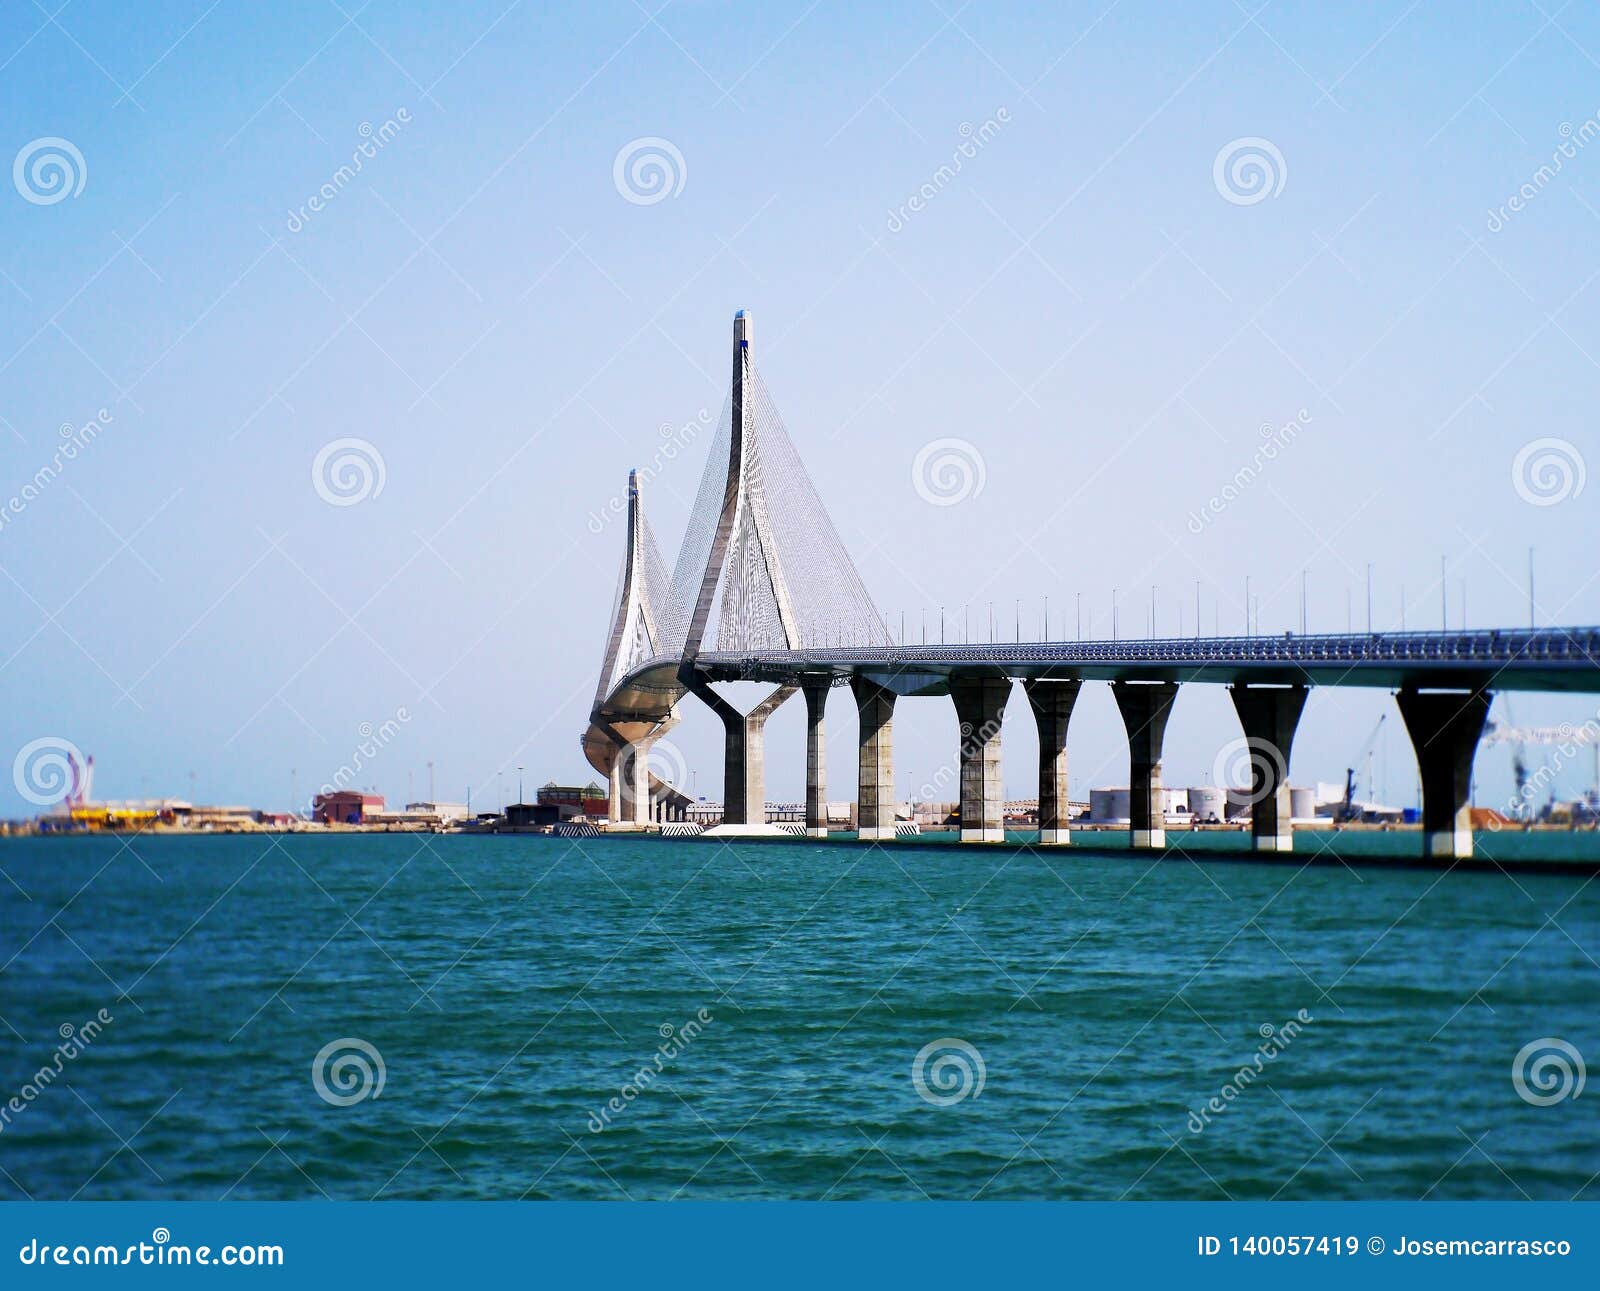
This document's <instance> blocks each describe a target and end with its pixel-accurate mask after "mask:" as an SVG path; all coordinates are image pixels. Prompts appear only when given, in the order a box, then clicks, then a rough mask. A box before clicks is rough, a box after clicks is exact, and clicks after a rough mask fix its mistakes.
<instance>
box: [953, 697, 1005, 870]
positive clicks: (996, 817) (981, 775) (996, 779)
mask: <svg viewBox="0 0 1600 1291" xmlns="http://www.w3.org/2000/svg"><path fill="white" fill-rule="evenodd" d="M1010 695H1011V679H1010V678H1009V677H978V678H973V679H971V680H965V679H961V680H956V679H952V681H951V682H950V698H951V699H952V700H954V701H955V706H956V720H957V721H959V722H960V723H961V841H962V842H963V843H1003V842H1005V841H1006V820H1005V813H1006V802H1005V796H1006V795H1005V786H1004V784H1003V783H1002V781H1001V767H1000V723H1001V720H1002V719H1003V718H1004V717H1005V711H1006V700H1007V699H1008V698H1009V697H1010Z"/></svg>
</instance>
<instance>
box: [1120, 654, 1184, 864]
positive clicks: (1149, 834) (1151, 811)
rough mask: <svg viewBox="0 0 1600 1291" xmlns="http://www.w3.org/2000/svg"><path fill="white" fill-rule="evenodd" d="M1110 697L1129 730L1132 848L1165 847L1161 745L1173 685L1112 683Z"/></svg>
mask: <svg viewBox="0 0 1600 1291" xmlns="http://www.w3.org/2000/svg"><path fill="white" fill-rule="evenodd" d="M1111 693H1112V695H1113V696H1115V697H1116V701H1117V708H1118V710H1119V711H1120V712H1121V713H1122V724H1123V726H1125V727H1126V728H1127V730H1128V817H1129V822H1128V823H1129V826H1130V828H1131V833H1132V841H1133V845H1134V846H1135V847H1165V846H1166V845H1167V810H1166V803H1165V801H1164V800H1163V799H1164V797H1165V795H1163V794H1162V792H1161V741H1162V737H1163V736H1165V735H1166V733H1167V718H1168V717H1169V716H1171V714H1172V701H1173V700H1174V699H1176V698H1177V697H1178V683H1177V682H1175V681H1153V682H1137V681H1114V682H1112V683H1111Z"/></svg>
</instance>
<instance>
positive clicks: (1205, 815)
mask: <svg viewBox="0 0 1600 1291" xmlns="http://www.w3.org/2000/svg"><path fill="white" fill-rule="evenodd" d="M1189 814H1190V815H1191V816H1192V817H1194V822H1195V824H1197V825H1204V824H1209V823H1211V822H1212V821H1215V822H1216V823H1217V824H1219V825H1220V824H1221V823H1222V822H1223V821H1225V820H1226V819H1227V818H1228V791H1227V790H1226V789H1223V788H1222V787H1221V786H1219V785H1206V786H1205V787H1203V788H1200V789H1190V790H1189Z"/></svg>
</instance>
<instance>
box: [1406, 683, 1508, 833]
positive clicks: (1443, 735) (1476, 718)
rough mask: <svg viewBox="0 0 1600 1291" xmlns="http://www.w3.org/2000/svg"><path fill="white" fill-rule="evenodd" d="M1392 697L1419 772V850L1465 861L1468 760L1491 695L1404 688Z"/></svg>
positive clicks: (1468, 827)
mask: <svg viewBox="0 0 1600 1291" xmlns="http://www.w3.org/2000/svg"><path fill="white" fill-rule="evenodd" d="M1394 698H1395V703H1396V704H1398V705H1399V707H1400V716H1401V718H1402V719H1404V721H1405V724H1406V730H1407V731H1408V732H1410V734H1411V744H1412V747H1413V748H1414V749H1416V753H1417V767H1418V770H1419V771H1420V772H1421V776H1422V854H1423V855H1424V856H1426V857H1428V858H1429V859H1430V860H1464V859H1466V858H1467V857H1470V856H1471V855H1472V815H1471V811H1472V808H1471V806H1470V802H1471V794H1472V759H1473V755H1474V754H1475V753H1476V752H1477V749H1478V740H1479V739H1480V738H1481V737H1482V735H1483V724H1484V722H1485V720H1487V718H1488V716H1489V704H1490V701H1491V699H1492V698H1493V697H1492V696H1491V695H1490V694H1489V693H1488V692H1487V691H1482V690H1470V691H1437V690H1434V691H1421V690H1417V689H1415V688H1414V687H1407V688H1405V689H1403V690H1401V691H1400V692H1399V693H1398V694H1396V695H1395V697H1394Z"/></svg>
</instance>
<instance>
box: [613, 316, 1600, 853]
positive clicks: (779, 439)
mask: <svg viewBox="0 0 1600 1291" xmlns="http://www.w3.org/2000/svg"><path fill="white" fill-rule="evenodd" d="M751 342H752V325H751V320H750V317H749V315H748V314H747V313H746V312H745V311H743V310H741V311H740V312H739V313H738V315H737V316H736V317H735V319H734V342H733V355H732V375H731V380H730V383H729V391H728V398H727V401H726V402H725V403H724V405H723V409H722V415H721V418H720V421H719V423H718V427H717V432H716V435H715V437H714V439H713V441H712V445H711V451H710V456H709V458H708V460H707V463H706V468H705V473H704V475H703V476H702V477H701V481H700V489H699V493H698V495H697V497H696V500H695V504H694V508H693V510H692V512H691V514H690V518H689V522H688V526H687V528H686V531H685V534H684V538H683V542H682V545H681V547H680V549H679V553H678V558H677V562H676V564H675V566H674V568H673V571H672V574H671V577H670V579H669V577H668V576H667V573H666V565H665V562H664V561H663V560H662V557H661V553H660V549H659V547H658V546H657V544H656V541H655V538H654V535H653V533H652V531H651V529H650V525H649V523H648V521H647V519H646V517H645V513H644V505H643V499H642V494H641V481H640V480H639V477H638V472H637V471H635V472H633V473H631V474H630V476H629V482H628V526H627V545H626V549H625V552H624V558H623V568H622V574H621V577H620V580H619V584H618V590H617V596H616V600H615V604H614V607H613V611H612V620H611V628H610V634H609V636H608V638H607V644H606V651H605V659H604V663H603V666H602V669H601V677H600V684H599V688H598V690H597V691H596V694H595V701H594V706H593V709H592V711H591V715H590V725H589V728H588V730H587V732H586V733H585V735H584V739H583V745H584V752H585V755H586V756H587V757H588V759H589V761H590V763H591V764H592V765H593V766H594V767H595V769H596V770H598V771H600V772H601V773H602V774H604V775H606V776H607V777H608V779H609V783H610V786H611V819H612V821H613V822H620V821H627V822H630V823H632V824H634V825H636V826H641V827H642V826H646V825H648V824H650V823H651V822H659V821H666V820H672V819H680V818H682V813H683V812H684V810H685V809H686V808H687V806H688V805H689V799H688V798H687V797H686V796H685V795H684V794H683V793H682V791H681V788H679V787H677V786H673V785H669V784H667V783H665V782H664V781H662V780H661V779H660V778H658V777H656V776H654V775H652V774H651V772H650V771H649V752H650V747H651V745H652V744H653V743H654V742H655V741H656V740H657V739H659V738H660V737H661V736H662V735H663V734H664V733H665V732H666V731H667V730H669V729H670V728H671V727H672V726H673V725H674V724H675V723H676V722H677V720H678V709H679V705H680V704H682V703H683V702H685V701H687V700H688V699H690V698H693V699H694V700H695V701H696V702H700V703H703V704H705V705H706V706H707V707H708V708H710V709H711V710H712V712H714V713H715V714H716V715H717V716H718V717H719V718H721V720H722V722H723V726H724V730H725V743H724V749H725V754H724V761H723V777H724V778H723V785H724V793H723V804H724V807H723V810H724V816H723V819H724V825H725V827H727V828H728V829H730V830H743V831H748V832H751V833H759V832H761V831H762V830H763V828H764V810H765V793H764V787H765V786H764V777H763V753H764V731H765V726H766V721H767V719H768V717H770V716H771V714H772V713H773V712H774V711H775V710H776V709H777V708H778V707H779V705H781V704H783V703H785V702H786V701H787V700H788V699H790V698H791V697H792V696H793V695H794V694H795V692H796V691H799V692H800V693H801V694H802V695H803V696H804V699H805V704H806V712H807V723H806V730H807V734H806V745H807V756H806V827H807V832H808V833H810V834H813V835H819V836H820V835H825V834H826V833H827V832H828V828H827V819H826V814H825V813H826V805H825V804H826V798H827V757H826V728H825V712H826V707H827V701H828V696H829V693H830V692H831V690H832V689H833V688H834V687H836V686H848V687H849V689H850V691H851V693H852V696H853V698H854V700H855V702H856V706H857V710H858V714H859V717H860V734H859V739H858V747H857V814H858V836H859V837H861V838H863V839H887V838H892V837H893V836H894V833H895V819H894V804H895V795H894V735H893V732H894V711H895V704H896V702H897V701H898V700H900V699H902V698H908V697H913V696H930V695H932V696H945V695H948V696H949V697H950V699H951V700H952V701H953V702H954V703H955V706H956V712H957V716H958V718H959V721H960V747H959V749H958V751H957V753H958V758H959V764H960V782H961V837H962V839H963V841H968V842H992V841H1001V840H1003V839H1004V836H1005V835H1004V828H1003V811H1004V791H1003V787H1002V780H1001V745H1000V731H1001V722H1002V718H1003V715H1004V711H1005V706H1006V704H1007V702H1008V700H1009V698H1010V695H1011V693H1012V686H1013V683H1014V682H1021V684H1022V687H1023V692H1024V694H1025V695H1026V698H1027V702H1028V706H1029V708H1030V709H1031V710H1032V712H1033V715H1034V718H1035V721H1036V722H1037V725H1038V730H1039V836H1040V842H1041V843H1043V844H1057V845H1059V844H1065V843H1066V842H1068V840H1069V836H1068V832H1067V814H1066V813H1067V728H1068V724H1069V722H1070V720H1071V717H1072V710H1073V706H1074V704H1075V702H1076V700H1077V696H1078V693H1079V689H1080V688H1081V686H1082V685H1083V683H1084V682H1085V681H1107V682H1109V683H1110V684H1111V687H1112V693H1113V695H1114V696H1115V698H1116V702H1117V707H1118V709H1119V710H1120V712H1121V714H1122V718H1123V722H1124V725H1125V727H1126V729H1127V734H1128V744H1129V786H1130V794H1129V796H1130V804H1131V805H1130V816H1131V821H1130V824H1131V830H1132V841H1133V843H1134V845H1135V846H1147V847H1160V846H1163V845H1164V844H1165V830H1164V827H1163V825H1164V808H1163V797H1164V795H1163V793H1162V783H1161V746H1162V737H1163V735H1164V733H1165V730H1166V725H1167V719H1168V717H1169V715H1170V714H1171V710H1172V704H1173V701H1174V699H1175V698H1176V696H1177V693H1178V688H1179V687H1180V686H1181V685H1184V684H1190V683H1216V684H1226V685H1227V686H1228V687H1229V689H1230V693H1231V695H1232V698H1233V702H1234V707H1235V710H1236V711H1237V713H1238V716H1239V721H1240V725H1241V728H1242V731H1243V736H1242V741H1243V744H1244V750H1245V753H1246V756H1247V757H1248V764H1249V770H1250V776H1251V784H1250V790H1249V800H1250V803H1251V808H1252V812H1251V832H1252V837H1253V843H1254V846H1255V847H1256V848H1257V849H1259V850H1263V851H1283V850H1288V849H1289V848H1290V847H1291V846H1292V833H1291V826H1290V811H1289V786H1288V767H1289V754H1290V750H1291V748H1292V745H1293V742H1294V735H1295V729H1296V726H1297V725H1298V723H1299V719H1300V714H1301V711H1302V710H1303V709H1304V707H1305V702H1306V698H1307V695H1308V693H1309V691H1310V689H1311V688H1312V687H1314V686H1368V687H1383V688H1389V689H1392V690H1393V691H1394V692H1395V699H1396V702H1397V704H1398V706H1399V709H1400V714H1401V717H1402V718H1403V719H1404V721H1405V725H1406V729H1407V731H1408V732H1409V733H1410V735H1411V740H1412V745H1413V747H1414V749H1415V750H1416V753H1417V760H1418V765H1419V768H1420V771H1421V780H1422V792H1423V804H1422V815H1423V840H1424V842H1423V848H1424V852H1425V854H1426V855H1428V856H1430V857H1435V858H1456V857H1465V856H1470V855H1471V852H1472V831H1471V824H1470V816H1469V811H1468V801H1469V794H1470V790H1471V782H1472V761H1473V756H1474V753H1475V751H1476V749H1477V745H1478V742H1479V739H1480V737H1481V736H1482V734H1483V729H1484V723H1485V720H1486V718H1487V716H1488V712H1489V705H1490V702H1491V700H1492V696H1493V694H1494V693H1495V692H1496V691H1500V690H1536V691H1588V692H1596V691H1600V629H1596V628H1550V629H1541V630H1511V629H1507V630H1489V631H1470V632H1469V631H1465V630H1463V631H1460V632H1448V631H1445V632H1411V633H1388V632H1366V633H1345V634H1335V635H1318V636H1294V635H1292V634H1291V635H1286V636H1284V637H1261V636H1247V637H1205V638H1200V637H1196V638H1192V639H1191V638H1174V639H1167V640H1141V641H1074V642H1038V643H1032V644H1030V643H1024V642H1016V643H992V644H989V645H957V646H951V645H944V644H939V645H907V644H904V643H896V642H894V641H892V640H891V639H890V635H889V632H888V630H887V627H886V623H885V620H884V619H883V617H882V615H881V614H880V613H879V611H878V609H877V608H876V606H875V604H874V602H873V600H872V598H871V596H870V595H869V594H868V592H867V590H866V587H865V585H864V584H863V582H862V580H861V576H860V575H859V574H858V573H857V571H856V568H855V565H854V563H853V562H852V561H851V559H850V555H849V553H848V552H847V551H846V550H845V547H844V544H843V542H842V541H841V540H840V538H839V535H838V532H837V530H836V529H835V528H834V525H833V522H832V520H831V519H830V518H829V516H828V513H827V510H826V508H825V507H824V506H823V504H822V501H821V498H820V497H819V495H818V493H817V491H816V488H815V486H814V485H813V484H812V482H811V480H810V477H809V476H808V475H807V474H806V471H805V468H804V466H803V465H802V463H801V461H800V457H799V454H798V453H797V452H796V450H795V447H794V444H793V441H792V440H791V439H790V438H789V434H788V432H787V430H786V429H785V428H784V425H783V420H782V418H781V417H780V416H779V414H778V411H777V407H776V405H775V403H774V402H773V400H772V397H771V395H770V394H769V392H768V391H767V388H766V385H765V384H764V383H763V382H762V380H761V377H760V375H759V373H758V372H757V370H756V367H755V362H754V355H753V352H752V345H751ZM728 681H760V682H767V683H770V684H771V685H772V687H773V689H772V691H771V692H770V693H769V694H768V695H767V696H766V697H765V698H764V699H763V700H761V701H760V702H759V703H758V704H756V706H755V707H754V708H752V709H750V710H749V711H748V712H741V711H739V710H738V709H736V708H735V707H734V706H733V705H732V704H730V703H729V702H728V700H727V699H726V698H725V697H724V696H723V695H721V694H719V693H718V692H717V691H716V690H715V689H714V688H713V687H714V684H715V683H718V682H728Z"/></svg>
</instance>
